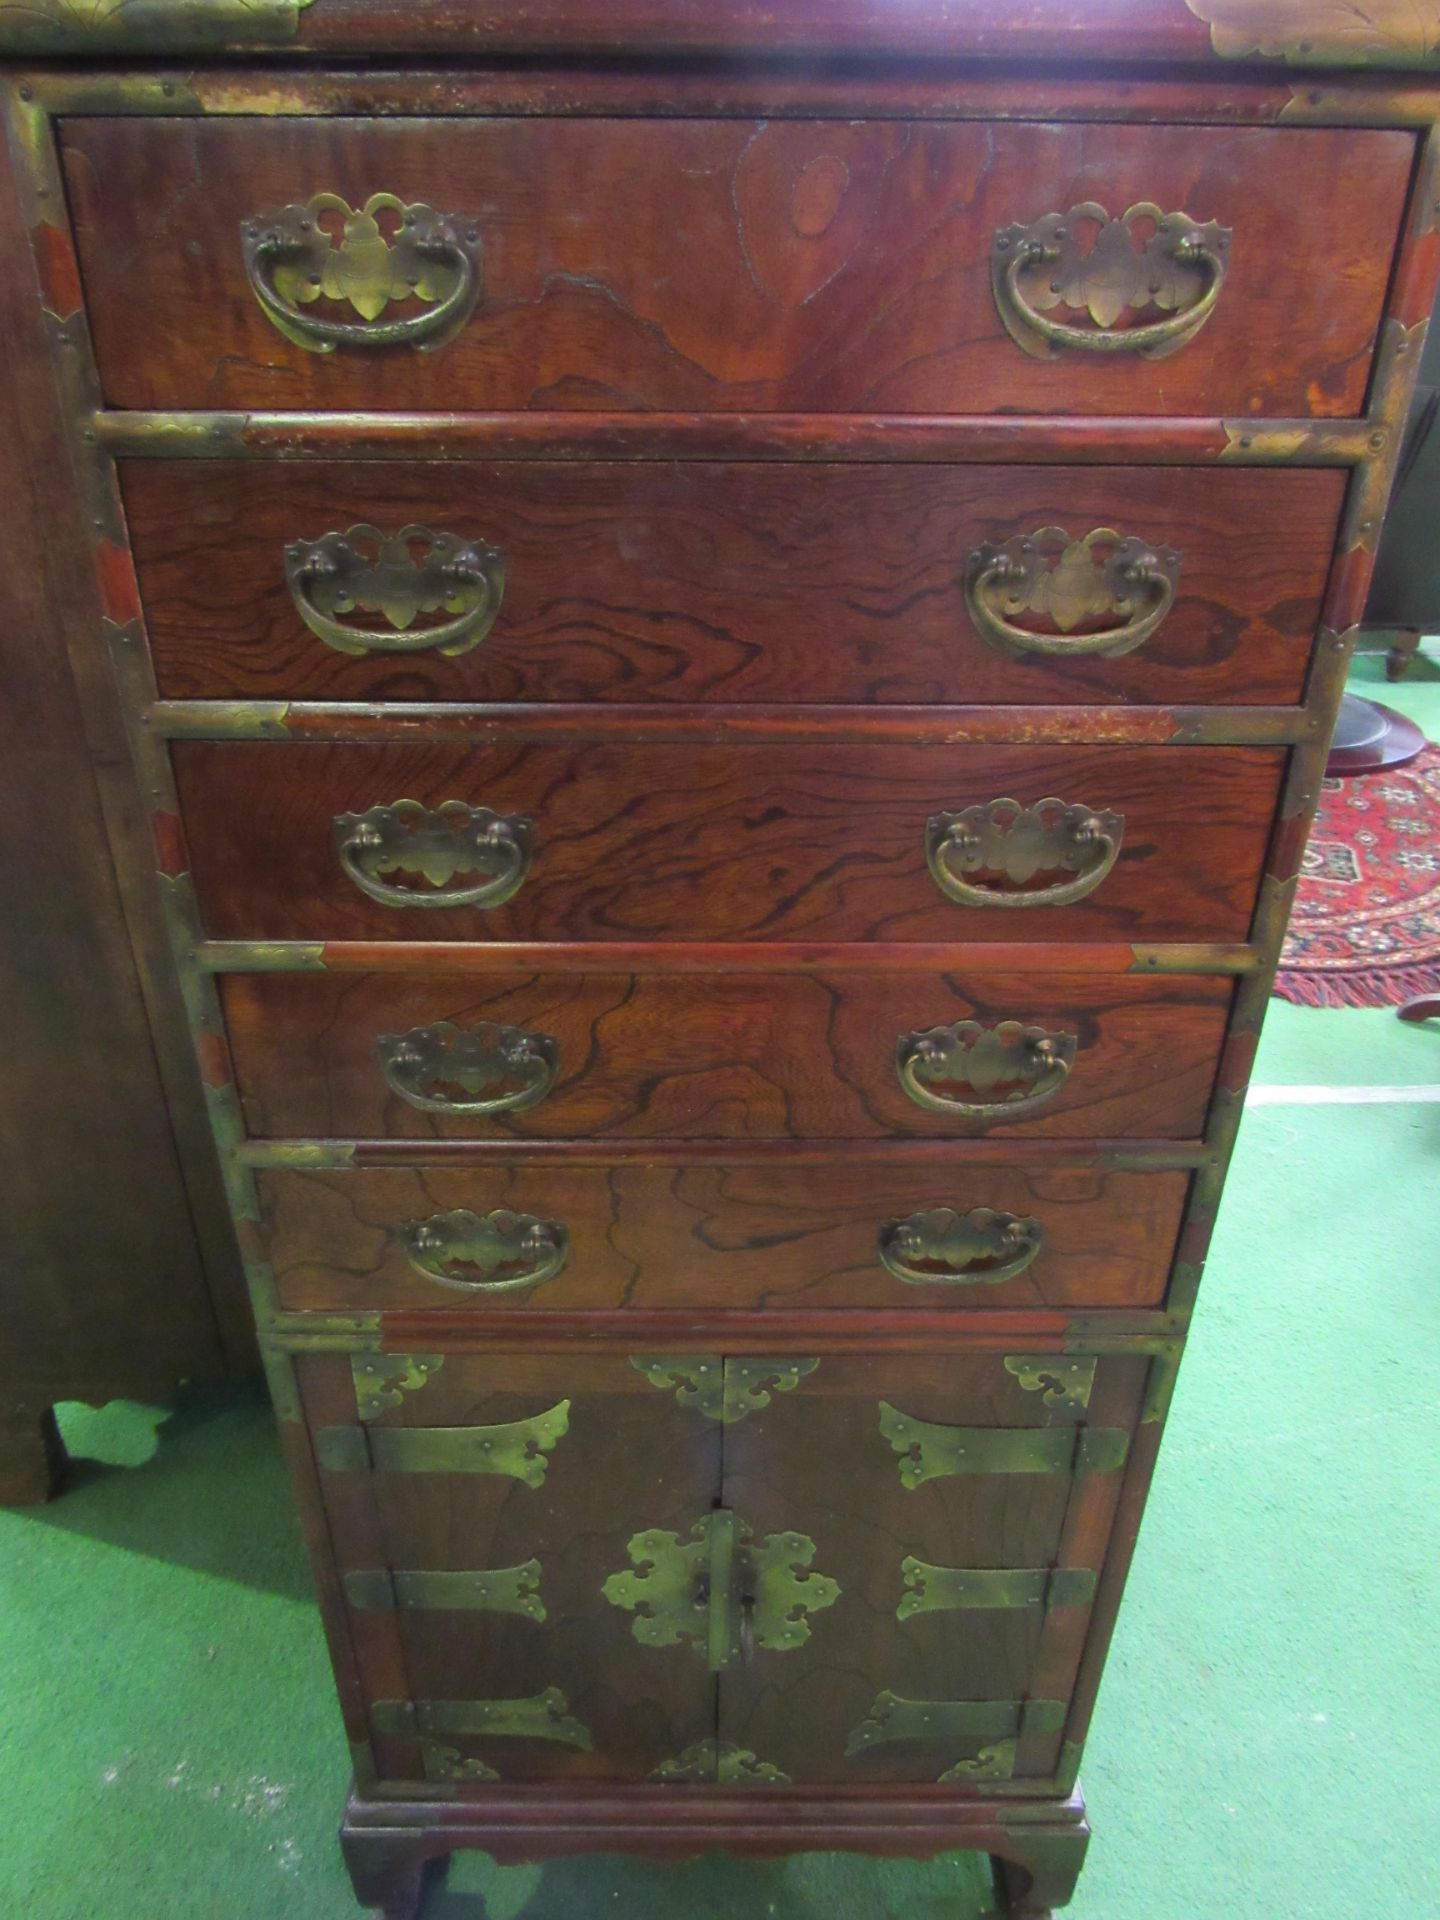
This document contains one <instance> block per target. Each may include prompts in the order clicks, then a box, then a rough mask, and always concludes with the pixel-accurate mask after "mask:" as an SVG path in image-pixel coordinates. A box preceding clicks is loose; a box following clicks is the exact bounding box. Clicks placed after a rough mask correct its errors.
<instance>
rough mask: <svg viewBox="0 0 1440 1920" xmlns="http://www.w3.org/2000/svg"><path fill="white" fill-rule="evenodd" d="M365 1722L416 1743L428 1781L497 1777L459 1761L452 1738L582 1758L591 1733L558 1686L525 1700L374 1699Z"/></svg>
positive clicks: (477, 1764) (588, 1747) (482, 1764)
mask: <svg viewBox="0 0 1440 1920" xmlns="http://www.w3.org/2000/svg"><path fill="white" fill-rule="evenodd" d="M370 1718H371V1720H372V1722H373V1724H374V1726H375V1730H376V1732H377V1733H394V1734H400V1735H405V1736H409V1737H410V1738H412V1739H418V1740H419V1742H420V1749H421V1755H422V1758H423V1759H424V1762H425V1766H426V1778H427V1779H430V1780H498V1779H499V1778H500V1775H499V1774H498V1773H496V1772H494V1771H493V1770H492V1769H491V1768H490V1767H488V1766H487V1765H486V1763H485V1762H484V1761H483V1760H478V1759H463V1760H462V1759H461V1757H460V1753H459V1749H458V1748H456V1747H454V1746H451V1745H450V1744H449V1743H450V1742H451V1741H453V1740H457V1739H460V1740H466V1739H469V1740H555V1741H558V1742H559V1743H560V1745H561V1746H566V1747H577V1748H578V1749H579V1750H580V1751H581V1752H582V1753H589V1752H590V1750H591V1739H590V1729H589V1728H588V1727H587V1726H586V1725H585V1724H584V1722H583V1721H581V1720H577V1719H576V1718H575V1717H574V1715H573V1714H572V1713H571V1712H570V1702H569V1701H568V1700H567V1699H566V1697H565V1695H564V1694H563V1693H562V1692H561V1690H560V1688H559V1687H546V1688H545V1690H544V1691H543V1692H542V1693H536V1694H532V1695H531V1696H530V1697H529V1698H528V1699H524V1700H377V1701H376V1702H375V1704H374V1705H373V1706H372V1707H371V1709H370ZM432 1767H433V1768H434V1769H435V1770H434V1771H433V1772H432V1771H431V1768H432Z"/></svg>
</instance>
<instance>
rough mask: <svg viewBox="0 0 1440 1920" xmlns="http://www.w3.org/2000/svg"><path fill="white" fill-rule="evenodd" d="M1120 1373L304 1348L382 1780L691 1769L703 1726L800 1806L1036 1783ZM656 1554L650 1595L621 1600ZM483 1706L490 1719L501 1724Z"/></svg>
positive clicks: (1060, 1699)
mask: <svg viewBox="0 0 1440 1920" xmlns="http://www.w3.org/2000/svg"><path fill="white" fill-rule="evenodd" d="M1146 1367H1147V1362H1146V1359H1145V1357H1144V1356H1143V1355H1135V1354H1124V1355H1121V1354H1117V1355H1103V1356H1095V1355H1091V1354H1085V1353H1066V1354H1045V1353H1039V1354H1035V1353H1032V1352H1029V1351H1027V1350H1026V1349H1025V1347H1024V1345H1023V1343H1022V1344H1021V1345H1020V1346H1019V1348H1018V1349H1016V1350H1009V1349H1001V1350H999V1351H982V1352H974V1353H962V1354H955V1353H947V1354H945V1355H943V1356H939V1357H935V1356H929V1355H925V1354H922V1353H915V1352H903V1351H902V1352H891V1353H888V1354H886V1355H885V1356H883V1357H876V1356H868V1355H867V1356H850V1355H836V1354H827V1353H826V1352H825V1350H824V1344H823V1342H820V1343H817V1350H816V1351H815V1352H813V1353H811V1354H808V1355H792V1354H786V1355H779V1356H774V1357H770V1358H766V1357H764V1356H755V1355H751V1354H747V1355H744V1356H733V1357H732V1356H730V1355H727V1354H725V1353H714V1354H709V1355H707V1354H704V1353H699V1354H693V1353H692V1354H679V1355H670V1356H656V1355H651V1354H641V1355H637V1356H636V1357H635V1359H634V1360H632V1359H631V1358H630V1357H629V1356H627V1355H625V1354H624V1353H613V1352H611V1353H606V1354H594V1353H589V1352H584V1351H581V1350H578V1349H577V1348H575V1347H571V1349H570V1350H569V1351H566V1352H555V1351H546V1350H543V1349H542V1350H539V1351H533V1350H532V1351H528V1352H500V1353H495V1352H489V1353H464V1352H451V1353H447V1354H445V1355H444V1356H443V1357H441V1358H438V1359H437V1357H436V1356H433V1355H432V1356H429V1357H428V1358H427V1359H425V1360H422V1361H420V1362H419V1363H418V1364H414V1363H412V1361H411V1359H410V1356H408V1355H405V1354H357V1355H355V1356H354V1357H353V1359H352V1358H351V1357H350V1356H346V1355H341V1354H325V1355H306V1356H305V1357H304V1358H303V1359H302V1360H301V1362H300V1378H301V1387H302V1392H303V1396H304V1405H305V1412H306V1418H307V1420H308V1422H309V1423H310V1427H311V1431H312V1433H313V1435H314V1445H315V1450H316V1456H317V1458H318V1461H319V1463H320V1484H321V1489H322V1495H323V1499H324V1503H325V1510H326V1518H327V1522H328V1530H329V1534H330V1538H331V1539H332V1540H333V1542H334V1548H335V1554H336V1560H337V1565H338V1572H339V1583H340V1587H341V1590H342V1592H343V1593H344V1596H345V1600H346V1603H347V1607H348V1620H347V1626H348V1629H349V1633H350V1637H351V1644H352V1645H353V1646H354V1648H355V1651H356V1655H357V1659H358V1665H359V1670H360V1675H361V1683H362V1686H363V1688H364V1691H365V1694H366V1698H367V1702H368V1705H369V1709H370V1714H371V1721H372V1731H373V1733H374V1735H375V1737H376V1742H377V1752H378V1755H379V1758H380V1766H381V1772H382V1774H383V1775H384V1776H386V1777H390V1778H399V1779H406V1778H416V1777H419V1778H422V1779H424V1778H429V1779H432V1780H443V1781H447V1782H454V1783H456V1784H455V1785H452V1786H451V1787H449V1789H448V1791H450V1792H452V1793H459V1794H461V1795H463V1794H465V1793H473V1792H476V1791H483V1790H484V1789H483V1786H481V1785H479V1782H480V1781H482V1780H485V1779H490V1780H493V1779H495V1778H497V1777H498V1778H501V1779H503V1780H506V1781H523V1780H530V1779H535V1780H542V1779H558V1778H571V1779H577V1780H578V1779H590V1780H605V1779H616V1780H625V1779H630V1780H643V1779H646V1778H647V1777H649V1778H653V1777H654V1775H655V1770H656V1769H657V1768H662V1767H666V1766H669V1767H671V1768H675V1767H677V1766H681V1767H683V1766H686V1765H689V1766H692V1767H694V1766H697V1765H699V1764H700V1763H701V1760H702V1758H703V1754H704V1752H705V1746H704V1744H703V1743H707V1742H708V1747H709V1751H710V1755H711V1761H712V1764H713V1748H714V1732H713V1730H714V1728H715V1726H716V1723H717V1720H718V1723H719V1726H720V1731H721V1736H722V1738H723V1740H724V1741H726V1742H728V1743H733V1744H734V1745H737V1746H743V1747H744V1748H745V1749H747V1757H749V1756H754V1758H755V1760H756V1761H757V1762H758V1763H759V1764H761V1765H764V1766H768V1767H771V1768H774V1769H777V1770H778V1771H779V1774H780V1777H781V1778H782V1779H786V1778H788V1779H789V1780H792V1781H794V1782H796V1783H801V1782H805V1781H812V1780H813V1781H827V1782H842V1783H845V1784H847V1785H850V1786H852V1787H853V1786H856V1785H864V1784H867V1783H873V1782H882V1781H892V1782H893V1781H905V1780H915V1781H924V1782H927V1783H933V1782H934V1781H935V1780H936V1779H937V1777H938V1776H939V1775H940V1774H941V1773H942V1772H943V1771H944V1770H945V1769H948V1768H950V1767H952V1766H955V1765H956V1763H957V1762H960V1763H962V1764H961V1765H960V1768H959V1772H958V1773H957V1775H956V1777H955V1780H954V1782H953V1786H954V1791H955V1792H956V1793H958V1794H965V1793H967V1792H969V1793H984V1792H985V1791H986V1785H985V1782H986V1781H987V1780H988V1781H994V1780H995V1779H997V1778H1001V1779H1012V1778H1013V1779H1020V1778H1027V1777H1028V1778H1033V1779H1035V1780H1036V1781H1037V1782H1038V1781H1039V1780H1040V1779H1042V1778H1043V1777H1044V1776H1046V1775H1048V1774H1050V1773H1052V1772H1054V1771H1055V1770H1056V1768H1057V1766H1058V1764H1059V1762H1060V1756H1061V1751H1062V1736H1063V1731H1064V1724H1065V1718H1066V1707H1067V1704H1068V1701H1069V1698H1070V1695H1071V1692H1072V1690H1073V1687H1074V1684H1075V1675H1076V1672H1077V1668H1078V1664H1079V1660H1080V1655H1081V1650H1082V1648H1083V1646H1084V1643H1085V1638H1086V1631H1087V1627H1088V1622H1089V1617H1090V1608H1091V1605H1092V1604H1093V1602H1094V1600H1095V1597H1096V1591H1097V1587H1098V1583H1099V1576H1100V1574H1101V1572H1102V1571H1103V1569H1104V1565H1105V1559H1106V1554H1107V1551H1108V1546H1109V1539H1110V1532H1111V1526H1112V1523H1113V1520H1114V1515H1115V1510H1116V1503H1117V1501H1118V1498H1119V1494H1120V1488H1121V1485H1122V1482H1123V1478H1124V1467H1125V1463H1126V1461H1127V1458H1128V1457H1129V1453H1130V1450H1131V1446H1132V1441H1133V1434H1134V1428H1135V1421H1136V1418H1137V1415H1138V1413H1139V1406H1140V1396H1141V1393H1142V1390H1143V1382H1144V1378H1145V1373H1146ZM715 1514H721V1515H723V1516H724V1517H725V1519H726V1520H727V1521H728V1522H729V1523H730V1525H731V1526H732V1527H733V1531H734V1544H735V1550H736V1552H737V1554H739V1555H744V1554H745V1553H746V1552H747V1544H746V1543H747V1542H749V1541H753V1542H754V1543H755V1546H756V1548H760V1547H761V1546H762V1543H769V1552H770V1556H771V1563H772V1567H773V1571H772V1572H771V1574H770V1576H769V1579H770V1582H771V1585H770V1591H769V1595H768V1598H767V1599H765V1600H762V1601H760V1602H759V1603H758V1604H756V1603H753V1602H752V1604H754V1618H753V1622H752V1626H753V1640H754V1645H753V1649H752V1651H751V1654H750V1657H748V1658H745V1657H742V1656H741V1654H740V1653H739V1652H737V1653H736V1654H735V1656H734V1657H733V1658H730V1657H723V1658H720V1659H718V1660H716V1661H715V1666H716V1668H718V1671H715V1670H712V1667H711V1662H710V1661H709V1660H707V1658H706V1657H705V1656H706V1644H705V1643H704V1642H700V1643H699V1644H697V1636H698V1635H700V1634H702V1633H703V1634H705V1635H706V1639H707V1640H708V1642H709V1646H710V1649H711V1652H712V1654H713V1653H714V1652H715V1651H716V1649H717V1645H718V1644H721V1643H724V1642H725V1641H726V1639H727V1636H726V1635H725V1634H724V1633H723V1632H722V1633H721V1634H720V1635H719V1636H718V1641H717V1639H716V1638H711V1633H710V1630H711V1628H712V1625H713V1621H712V1619H711V1618H707V1613H708V1612H709V1609H710V1607H711V1606H713V1599H712V1597H711V1595H710V1594H708V1593H707V1592H706V1589H705V1585H704V1582H705V1576H706V1567H705V1556H704V1555H703V1554H701V1553H699V1552H697V1551H696V1549H695V1546H694V1542H695V1541H696V1539H697V1538H701V1539H703V1538H704V1537H705V1525H706V1523H707V1522H708V1523H709V1524H710V1525H712V1526H713V1525H715V1524H717V1522H715V1521H714V1520H711V1518H710V1516H712V1515H715ZM786 1548H788V1549H790V1556H789V1558H788V1559H786V1558H784V1557H783V1550H784V1549H786ZM687 1549H688V1553H689V1558H688V1560H687V1559H686V1558H685V1555H686V1552H687ZM656 1556H658V1557H659V1559H660V1562H661V1566H662V1568H663V1570H664V1574H665V1575H668V1578H663V1577H662V1579H661V1580H655V1581H650V1580H649V1577H648V1570H649V1569H650V1568H652V1567H654V1566H655V1564H656ZM968 1570H974V1571H968ZM736 1571H737V1572H738V1574H739V1583H738V1584H739V1585H740V1586H741V1587H742V1589H748V1572H747V1569H746V1567H745V1565H744V1563H743V1561H742V1562H741V1563H739V1565H738V1566H737V1569H736ZM726 1584H728V1583H726ZM692 1585H693V1587H694V1589H695V1594H694V1597H693V1598H692V1596H691V1593H690V1588H691V1586H692ZM907 1596H908V1598H907ZM728 1597H729V1596H728V1595H726V1596H725V1600H728ZM676 1602H678V1604H673V1606H672V1603H676ZM724 1603H725V1602H724V1601H722V1604H724ZM957 1613H958V1615H959V1618H958V1619H957ZM656 1615H658V1616H659V1618H660V1621H661V1622H663V1621H665V1620H668V1619H670V1618H672V1617H673V1618H674V1620H675V1631H674V1632H661V1631H655V1630H652V1629H651V1627H650V1626H649V1623H648V1619H647V1616H648V1617H649V1619H653V1618H655V1616H656ZM962 1629H963V1630H962ZM1031 1701H1034V1702H1036V1703H1037V1705H1036V1707H1035V1709H1034V1710H1032V1711H1027V1707H1028V1705H1029V1703H1030V1702H1031ZM485 1702H490V1703H492V1705H493V1704H496V1703H501V1702H504V1703H507V1704H506V1707H505V1709H504V1716H505V1717H504V1719H503V1720H502V1721H500V1722H499V1723H498V1724H497V1722H496V1719H495V1718H494V1717H492V1716H487V1714H486V1713H485V1710H484V1706H483V1704H482V1703H485ZM887 1702H888V1703H889V1704H888V1705H887ZM912 1703H913V1710H911V1711H908V1712H907V1709H912ZM947 1703H957V1704H953V1705H951V1704H947ZM958 1703H967V1704H965V1705H963V1706H962V1705H960V1704H958ZM928 1704H933V1706H934V1707H935V1709H936V1712H937V1719H936V1721H935V1722H934V1723H933V1724H929V1725H927V1724H925V1723H924V1721H923V1720H922V1718H921V1714H922V1709H923V1707H924V1706H925V1705H928ZM682 1755H683V1756H684V1759H683V1760H682V1759H681V1756H682ZM967 1760H968V1763H969V1764H968V1766H967V1765H966V1764H964V1763H965V1762H967ZM467 1763H468V1764H467ZM967 1772H968V1773H970V1774H971V1775H972V1776H978V1777H972V1778H970V1779H968V1780H967V1778H966V1774H967ZM467 1776H468V1777H467ZM671 1777H677V1776H673V1775H672V1776H671ZM678 1777H682V1778H683V1777H687V1776H685V1775H684V1774H683V1773H682V1774H680V1775H679V1776H678ZM688 1777H691V1778H699V1777H703V1776H702V1775H697V1774H691V1775H690V1776H688ZM762 1777H764V1776H762ZM769 1777H770V1778H772V1779H773V1778H774V1776H773V1775H772V1776H769Z"/></svg>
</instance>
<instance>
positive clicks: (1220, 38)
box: [1185, 0, 1440, 67]
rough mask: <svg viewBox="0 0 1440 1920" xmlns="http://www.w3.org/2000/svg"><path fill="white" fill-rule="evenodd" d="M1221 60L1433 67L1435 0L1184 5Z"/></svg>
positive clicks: (1199, 1) (1437, 26)
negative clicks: (1207, 34) (1258, 57)
mask: <svg viewBox="0 0 1440 1920" xmlns="http://www.w3.org/2000/svg"><path fill="white" fill-rule="evenodd" d="M1185 4H1186V6H1188V7H1189V9H1190V11H1191V13H1193V14H1194V15H1195V16H1196V18H1197V19H1199V20H1203V21H1204V22H1205V24H1206V25H1207V26H1208V27H1209V29H1210V44H1211V46H1212V47H1213V48H1214V49H1215V51H1216V53H1218V54H1219V55H1220V56H1221V57H1222V58H1223V59H1227V60H1249V59H1253V58H1254V56H1255V55H1256V54H1257V53H1259V54H1263V55H1264V56H1265V57H1266V58H1267V59H1275V60H1289V61H1293V62H1295V63H1297V64H1299V65H1301V66H1312V67H1313V66H1324V67H1329V66H1342V67H1364V66H1377V67H1433V66H1434V65H1436V63H1437V61H1440V6H1436V4H1435V0H1339V4H1332V5H1330V6H1325V7H1321V6H1319V5H1317V4H1316V0H1185Z"/></svg>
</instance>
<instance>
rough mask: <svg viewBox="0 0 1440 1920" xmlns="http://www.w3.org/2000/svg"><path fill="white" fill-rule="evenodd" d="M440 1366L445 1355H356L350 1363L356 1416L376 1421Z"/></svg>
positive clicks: (419, 1385) (423, 1382) (443, 1362)
mask: <svg viewBox="0 0 1440 1920" xmlns="http://www.w3.org/2000/svg"><path fill="white" fill-rule="evenodd" d="M444 1364H445V1356H444V1355H443V1354H438V1353H432V1354H418V1353H357V1354H356V1355H355V1356H354V1357H353V1358H352V1360H351V1362H350V1372H351V1375H352V1377H353V1379H354V1381H355V1411H356V1413H357V1414H358V1415H359V1417H360V1418H361V1419H362V1420H378V1419H379V1418H380V1415H381V1414H382V1413H387V1412H388V1411H389V1410H390V1408H391V1407H398V1406H399V1404H400V1402H401V1400H402V1398H403V1397H404V1395H405V1394H407V1393H413V1392H415V1391H416V1390H417V1389H418V1388H420V1387H423V1386H424V1384H425V1382H426V1381H427V1380H428V1379H429V1378H430V1376H431V1374H432V1373H438V1372H439V1370H440V1368H441V1367H442V1366H443V1365H444Z"/></svg>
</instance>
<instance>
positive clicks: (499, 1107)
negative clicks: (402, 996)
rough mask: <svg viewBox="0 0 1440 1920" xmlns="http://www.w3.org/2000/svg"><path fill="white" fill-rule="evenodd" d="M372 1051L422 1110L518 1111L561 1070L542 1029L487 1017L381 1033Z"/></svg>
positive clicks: (394, 1085) (539, 1096) (533, 1102)
mask: <svg viewBox="0 0 1440 1920" xmlns="http://www.w3.org/2000/svg"><path fill="white" fill-rule="evenodd" d="M375 1053H376V1057H377V1059H378V1060H379V1062H380V1070H381V1072H382V1073H383V1074H384V1076H385V1083H386V1085H387V1086H388V1087H389V1088H390V1090H391V1092H392V1093H397V1094H399V1096H400V1098H401V1099H402V1100H404V1101H407V1102H408V1103H409V1105H410V1106H412V1107H418V1108H419V1109H420V1111H421V1112H422V1113H523V1112H525V1110H526V1109H527V1108H528V1107H533V1106H537V1105H538V1104H539V1103H540V1101H542V1100H543V1099H544V1098H545V1096H546V1094H547V1093H549V1091H550V1089H551V1087H552V1086H553V1085H554V1084H555V1076H556V1075H557V1074H558V1073H559V1071H560V1046H559V1043H558V1041H555V1040H552V1039H551V1037H550V1035H549V1034H548V1033H527V1032H526V1031H525V1029H524V1028H523V1027H501V1026H497V1025H496V1024H495V1023H494V1021H492V1020H480V1021H477V1022H476V1024H475V1025H474V1026H473V1027H468V1028H466V1027H457V1026H453V1025H452V1024H451V1022H450V1021H448V1020H440V1021H437V1022H436V1023H435V1025H433V1026H429V1027H412V1028H411V1029H410V1030H409V1032H408V1033H382V1034H380V1035H379V1036H378V1037H377V1038H376V1041H375Z"/></svg>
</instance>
